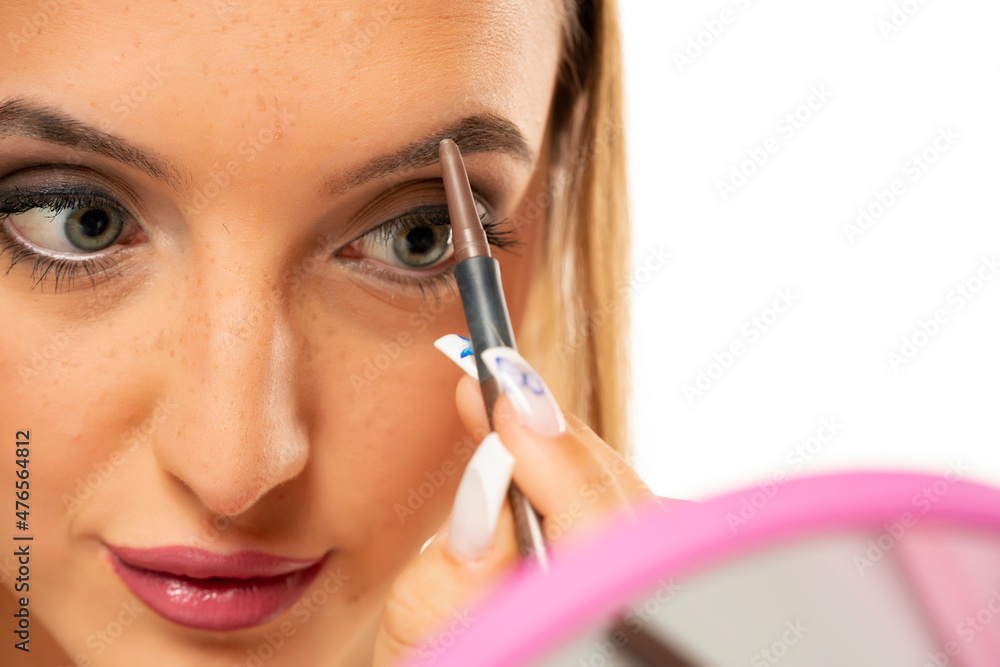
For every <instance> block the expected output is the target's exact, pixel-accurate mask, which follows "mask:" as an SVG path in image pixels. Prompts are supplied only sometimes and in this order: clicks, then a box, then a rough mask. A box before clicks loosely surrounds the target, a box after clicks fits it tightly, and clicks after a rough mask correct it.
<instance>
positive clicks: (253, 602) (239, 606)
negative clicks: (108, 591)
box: [108, 546, 323, 631]
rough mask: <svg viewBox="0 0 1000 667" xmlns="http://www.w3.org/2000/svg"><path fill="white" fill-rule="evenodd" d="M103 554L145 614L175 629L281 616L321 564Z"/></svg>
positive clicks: (256, 556) (177, 550)
mask: <svg viewBox="0 0 1000 667" xmlns="http://www.w3.org/2000/svg"><path fill="white" fill-rule="evenodd" d="M108 549H109V551H110V552H111V565H112V567H114V570H115V572H116V573H117V574H118V576H119V577H121V578H122V581H124V582H125V585H126V586H128V587H129V589H130V590H131V591H132V592H133V593H134V594H135V595H136V597H138V598H139V599H140V600H142V601H143V602H144V603H145V604H146V606H148V607H149V608H150V609H152V610H153V611H155V612H157V613H158V614H160V615H161V616H163V617H164V618H166V619H168V620H170V621H173V622H174V623H177V624H178V625H183V626H186V627H190V628H199V629H202V630H219V631H222V630H238V629H241V628H249V627H253V626H255V625H260V624H261V623H265V622H267V621H269V620H270V619H272V618H274V617H275V616H277V615H278V614H280V613H281V612H282V611H284V610H285V609H287V608H288V607H290V606H291V605H292V604H293V603H294V602H295V601H296V600H297V599H299V597H301V595H302V594H303V593H304V592H305V590H306V588H308V587H309V584H311V583H312V581H313V579H315V578H316V575H317V574H318V573H319V569H320V566H321V564H322V561H323V557H320V558H314V559H311V560H301V559H293V558H282V557H280V556H272V555H270V554H265V553H260V552H258V551H241V552H239V553H236V554H233V555H231V556H223V555H221V554H216V553H212V552H211V551H205V550H203V549H191V548H188V547H160V548H156V549H132V548H129V547H113V546H108Z"/></svg>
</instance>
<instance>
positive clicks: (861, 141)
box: [608, 0, 1000, 500]
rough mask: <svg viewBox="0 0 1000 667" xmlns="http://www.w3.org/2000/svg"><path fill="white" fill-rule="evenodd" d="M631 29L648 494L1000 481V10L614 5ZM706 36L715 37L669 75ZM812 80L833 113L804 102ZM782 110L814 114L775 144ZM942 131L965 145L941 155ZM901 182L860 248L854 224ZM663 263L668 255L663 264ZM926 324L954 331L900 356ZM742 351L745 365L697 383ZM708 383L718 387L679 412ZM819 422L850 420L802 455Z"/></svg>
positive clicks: (954, 2)
mask: <svg viewBox="0 0 1000 667" xmlns="http://www.w3.org/2000/svg"><path fill="white" fill-rule="evenodd" d="M894 7H896V8H898V9H899V11H897V13H896V16H895V17H894V18H895V19H896V23H898V24H900V25H898V26H897V25H894V24H893V23H892V22H891V20H892V18H893V10H894ZM723 10H728V11H729V12H731V14H730V15H728V16H727V18H730V19H731V20H730V23H728V24H722V25H721V28H722V29H721V31H720V24H714V26H713V27H714V28H715V31H716V32H718V33H720V34H718V35H717V36H713V35H711V33H710V32H709V30H708V28H706V26H705V23H704V22H706V21H707V22H709V23H710V24H711V23H712V21H713V20H717V19H719V17H720V14H721V12H722V11H723ZM902 10H909V12H911V14H907V13H905V12H903V11H902ZM901 12H902V13H901ZM621 16H622V22H623V33H624V47H625V67H626V78H625V85H626V97H627V107H628V108H627V120H628V122H627V138H628V143H629V151H630V156H629V161H630V163H629V168H630V175H629V177H630V187H631V204H632V213H633V221H634V226H635V236H634V251H633V256H634V274H633V275H634V281H633V284H634V288H633V291H632V297H633V335H632V340H631V351H630V355H631V358H632V360H633V366H634V387H635V389H634V396H633V414H632V420H633V421H632V423H633V435H634V441H635V451H636V455H637V458H636V462H637V466H638V469H639V471H640V473H641V474H642V476H643V477H644V479H646V481H647V482H648V483H649V484H650V485H651V486H652V488H653V490H654V491H655V492H656V493H658V494H660V495H664V496H670V497H679V498H691V499H696V500H697V499H704V498H707V497H710V496H712V495H715V494H717V493H720V492H723V491H728V490H732V489H735V488H737V487H741V486H747V485H751V484H755V483H758V482H761V481H764V480H768V479H772V478H773V477H774V475H775V474H776V473H779V472H785V473H787V474H789V475H793V476H795V475H807V474H816V473H826V472H831V471H835V470H852V469H861V468H866V469H869V468H883V469H884V468H895V469H908V470H921V471H925V472H930V473H943V472H944V471H945V469H946V468H947V466H948V463H949V461H957V462H958V464H959V465H960V466H963V467H966V472H965V474H966V476H967V478H968V479H973V480H979V481H986V482H988V483H991V484H994V485H1000V446H998V445H1000V438H998V420H1000V389H998V380H1000V352H998V350H997V341H998V340H1000V275H998V276H996V277H994V278H992V280H986V281H982V282H977V281H978V280H979V279H978V277H977V275H976V274H977V271H978V270H980V269H981V268H982V270H983V272H984V274H986V275H989V276H992V273H991V272H989V271H988V270H987V269H985V268H983V267H984V264H983V259H984V258H990V257H993V256H996V258H997V259H998V260H1000V224H998V223H1000V216H998V210H997V209H998V205H997V197H996V195H997V192H998V189H1000V178H998V177H1000V169H998V167H997V156H998V153H997V149H998V148H1000V129H998V123H1000V93H998V90H997V87H998V82H1000V81H998V79H1000V76H998V75H1000V39H998V37H997V26H998V25H1000V3H997V2H992V1H990V0H948V1H947V2H945V1H943V0H927V1H925V2H924V3H923V4H920V3H918V2H917V1H916V0H907V2H902V0H841V1H840V2H830V3H827V2H822V3H821V2H803V1H802V0H759V1H752V0H751V1H750V2H745V1H744V0H739V1H738V2H737V1H734V0H698V1H687V2H648V1H647V2H644V1H639V0H623V4H622V7H621ZM903 18H905V21H904V20H902V19H903ZM880 21H884V22H885V23H882V24H881V25H880ZM897 27H898V29H895V28H897ZM699 33H703V34H702V35H701V36H700V41H701V43H702V44H707V46H702V47H701V49H702V51H701V53H700V54H699V53H698V51H697V50H695V49H693V48H692V49H691V50H690V51H688V53H687V55H686V56H685V57H687V56H688V55H692V54H693V56H694V57H692V58H691V60H692V62H682V63H679V62H678V61H677V60H676V59H675V54H682V55H684V54H685V52H686V51H687V49H688V47H689V38H691V39H693V40H698V39H699ZM816 87H825V89H826V90H827V91H829V93H830V97H829V99H827V100H826V101H825V102H823V103H820V102H819V98H816V97H814V98H813V99H812V102H813V106H815V107H818V108H817V109H814V110H811V109H808V107H804V108H800V106H801V105H803V104H805V103H807V102H808V101H809V100H810V90H811V89H815V88H816ZM796 110H798V111H799V114H800V117H805V116H809V118H808V120H805V121H803V122H801V123H799V124H800V127H799V128H798V129H796V130H795V132H794V134H792V135H791V136H788V135H789V134H790V130H788V129H787V127H789V126H788V125H782V126H780V127H779V126H778V123H779V122H781V121H782V119H783V117H784V116H785V115H786V114H788V113H795V112H796ZM942 128H951V131H952V133H953V134H957V135H958V138H957V139H954V140H953V143H952V144H951V145H950V146H948V150H947V151H944V152H937V151H935V150H934V149H933V148H932V147H933V146H934V140H935V137H936V136H937V134H938V132H939V130H941V129H942ZM768 138H773V139H774V140H775V141H776V144H770V146H771V147H772V148H774V146H775V145H777V150H776V151H775V152H773V153H770V154H768V155H767V160H766V162H764V163H763V165H762V166H760V167H758V168H757V169H756V171H755V173H753V174H752V175H750V176H749V177H748V178H747V179H746V182H745V184H743V185H742V186H741V187H739V188H736V190H735V192H734V193H729V195H728V197H727V200H726V201H723V196H722V195H721V194H720V192H719V190H718V183H720V182H724V183H725V182H729V179H730V177H731V175H732V172H733V169H734V168H738V167H739V166H740V165H741V163H743V162H744V161H745V160H748V159H749V157H748V153H747V151H755V150H756V151H759V150H761V149H764V147H765V141H766V140H767V139H768ZM938 145H939V146H946V145H947V144H946V143H944V141H943V140H942V141H940V142H939V144H938ZM927 149H931V150H930V152H929V157H931V158H933V157H936V160H935V161H934V163H933V164H930V165H927V168H926V169H921V168H920V167H918V166H916V164H915V163H914V162H912V161H911V159H912V158H913V157H914V156H918V157H919V156H920V155H922V154H923V153H924V151H925V150H927ZM765 152H766V151H765ZM935 153H936V155H935ZM757 155H758V158H759V156H760V154H759V152H758V153H757ZM748 164H749V165H750V166H749V167H747V171H750V170H751V169H750V167H753V166H755V165H753V163H748ZM915 170H916V172H915ZM914 173H919V178H916V179H914V177H913V174H914ZM897 179H898V180H900V181H901V182H902V186H903V188H904V189H903V190H902V194H900V195H898V196H896V197H895V201H893V202H892V203H891V205H889V206H888V207H887V208H886V209H885V212H884V214H883V215H882V216H881V217H880V218H877V219H875V220H874V221H873V223H872V224H870V225H869V226H868V228H867V229H861V228H860V227H858V228H857V229H858V230H860V231H861V233H860V234H855V235H854V237H853V243H852V242H851V241H852V239H850V238H849V236H848V233H847V231H846V230H845V226H846V225H851V224H856V220H857V217H858V208H859V207H870V206H872V205H873V203H877V201H878V200H877V198H876V193H877V192H879V191H885V190H887V189H888V188H889V187H890V185H891V183H892V182H893V181H894V180H897ZM883 199H886V200H887V196H886V195H883ZM875 210H876V211H877V210H878V209H877V206H876V207H875ZM613 222H614V221H608V223H609V224H613ZM654 248H656V249H662V250H664V251H666V252H669V253H670V255H671V257H670V259H669V260H668V261H667V263H666V264H665V265H664V266H663V267H662V268H659V269H656V268H655V266H654V263H653V262H652V255H651V249H654ZM647 262H650V264H648V265H647ZM644 265H646V266H650V267H653V269H652V270H646V269H640V267H643V266H644ZM970 280H971V284H969V285H968V289H969V290H970V291H969V293H970V294H971V290H972V289H973V288H976V287H980V289H979V291H978V292H976V293H975V295H974V298H972V299H971V300H968V301H964V303H963V304H962V307H961V308H959V307H958V302H959V301H963V299H960V298H959V297H958V293H957V292H951V291H952V290H954V289H956V287H957V286H959V285H965V284H966V283H968V282H969V281H970ZM780 289H785V290H788V291H790V292H791V294H792V295H794V297H795V301H794V304H793V305H792V306H791V307H790V308H788V309H787V312H785V313H783V314H780V315H779V316H778V318H777V320H776V321H774V322H773V324H772V325H771V326H770V327H768V330H767V331H766V332H762V333H760V336H759V338H758V339H757V340H756V341H752V340H751V339H750V337H749V336H748V335H746V334H745V333H744V329H743V327H744V325H745V324H747V323H750V324H749V326H750V327H752V326H753V324H752V320H751V318H752V317H755V316H756V317H762V316H767V317H768V319H770V316H769V315H774V313H771V314H768V313H766V312H765V311H766V309H767V308H769V307H770V306H771V304H772V302H773V301H774V299H775V298H776V296H777V293H778V290H780ZM949 293H951V296H950V298H949ZM939 309H943V310H944V315H945V316H946V317H947V321H946V323H945V324H943V325H940V326H939V328H938V329H937V330H936V332H935V335H934V336H933V337H929V336H927V337H925V336H923V335H917V336H916V339H917V340H916V342H919V343H923V345H922V346H921V347H919V348H918V349H917V352H916V354H915V355H912V350H911V351H910V352H911V355H912V358H909V359H907V358H906V357H904V356H903V353H902V348H903V337H904V336H906V337H908V338H910V339H911V340H912V339H913V336H914V334H915V333H916V332H920V323H921V321H927V320H931V319H933V317H934V314H935V311H937V310H939ZM928 328H930V329H933V327H928ZM733 342H741V343H742V344H743V349H744V352H743V354H742V355H741V356H739V357H736V358H734V359H733V361H732V363H731V364H730V365H729V367H728V368H727V369H725V370H722V369H721V367H716V368H713V369H710V364H712V363H713V362H714V359H713V355H714V354H720V355H721V353H722V352H723V351H724V350H726V349H727V348H728V347H729V346H730V345H731V344H732V343H733ZM891 352H895V353H897V354H899V355H900V357H901V358H902V359H905V360H906V363H902V364H898V367H897V368H893V366H892V364H891V361H890V358H889V356H888V355H889V353H891ZM699 370H702V371H705V372H708V371H709V370H712V371H713V374H714V375H715V376H716V377H717V379H715V380H713V382H712V384H711V386H710V387H709V388H708V389H707V390H706V391H704V393H703V394H702V395H700V396H696V397H694V398H693V400H689V398H688V397H686V396H685V394H684V392H683V387H684V385H685V384H689V385H692V386H695V382H696V380H697V377H698V372H699ZM720 371H721V372H720ZM704 384H705V383H704V381H703V386H704ZM824 418H826V419H832V420H833V421H834V422H836V423H838V424H841V425H842V427H841V428H839V429H837V433H836V434H835V435H834V436H833V437H832V438H831V437H829V436H828V431H825V430H824V431H822V432H821V433H820V435H823V436H825V437H826V439H827V442H821V441H820V440H819V439H816V440H814V441H813V442H812V443H809V439H810V438H815V437H816V436H817V431H818V430H819V429H820V427H821V424H822V420H823V419H824ZM809 445H811V450H812V451H811V452H810V451H809V449H802V448H806V447H808V446H809ZM796 447H799V448H800V451H801V452H802V454H799V455H797V454H795V450H796ZM790 457H791V458H790Z"/></svg>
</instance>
